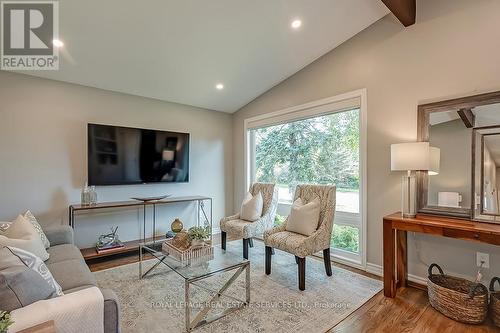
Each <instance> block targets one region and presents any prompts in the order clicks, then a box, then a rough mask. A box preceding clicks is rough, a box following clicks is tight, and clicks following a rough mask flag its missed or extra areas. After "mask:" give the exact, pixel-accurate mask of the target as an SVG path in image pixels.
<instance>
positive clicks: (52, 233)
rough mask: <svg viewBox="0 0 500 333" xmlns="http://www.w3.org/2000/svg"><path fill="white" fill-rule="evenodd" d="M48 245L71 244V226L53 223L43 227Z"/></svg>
mask: <svg viewBox="0 0 500 333" xmlns="http://www.w3.org/2000/svg"><path fill="white" fill-rule="evenodd" d="M43 232H44V233H45V236H47V239H48V240H49V242H50V246H54V245H61V244H73V228H71V227H70V226H69V225H55V226H50V227H46V228H44V229H43Z"/></svg>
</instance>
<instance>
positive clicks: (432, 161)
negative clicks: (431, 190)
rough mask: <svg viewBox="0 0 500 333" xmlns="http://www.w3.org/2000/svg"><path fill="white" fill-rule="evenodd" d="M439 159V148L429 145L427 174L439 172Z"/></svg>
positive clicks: (433, 174)
mask: <svg viewBox="0 0 500 333" xmlns="http://www.w3.org/2000/svg"><path fill="white" fill-rule="evenodd" d="M440 159H441V150H440V149H439V148H436V147H429V175H431V176H435V175H437V174H439V161H440Z"/></svg>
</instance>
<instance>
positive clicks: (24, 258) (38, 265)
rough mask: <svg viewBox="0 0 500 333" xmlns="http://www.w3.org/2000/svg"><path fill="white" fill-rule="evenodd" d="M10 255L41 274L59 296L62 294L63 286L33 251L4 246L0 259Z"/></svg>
mask: <svg viewBox="0 0 500 333" xmlns="http://www.w3.org/2000/svg"><path fill="white" fill-rule="evenodd" d="M8 256H13V257H16V258H17V259H18V260H19V261H20V263H22V264H23V265H24V266H26V267H28V268H29V269H31V270H33V271H35V272H36V273H37V274H39V275H40V276H41V277H42V278H43V279H44V280H45V281H47V284H48V285H49V286H50V287H51V288H53V289H54V290H55V292H56V294H57V295H58V296H62V295H63V292H62V289H61V286H60V285H59V284H58V283H57V281H56V280H55V279H54V277H53V276H52V274H51V272H50V270H49V269H48V267H47V265H45V263H44V262H43V261H42V260H41V259H40V258H38V257H37V256H36V255H34V254H33V253H30V252H28V251H24V250H22V249H18V248H15V247H4V248H2V249H1V253H0V260H2V259H1V258H5V257H8Z"/></svg>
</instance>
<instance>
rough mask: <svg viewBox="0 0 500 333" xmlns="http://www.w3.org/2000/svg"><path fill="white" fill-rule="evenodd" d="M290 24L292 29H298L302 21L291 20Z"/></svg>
mask: <svg viewBox="0 0 500 333" xmlns="http://www.w3.org/2000/svg"><path fill="white" fill-rule="evenodd" d="M291 26H292V28H294V29H298V28H300V27H301V26H302V21H301V20H293V21H292V24H291Z"/></svg>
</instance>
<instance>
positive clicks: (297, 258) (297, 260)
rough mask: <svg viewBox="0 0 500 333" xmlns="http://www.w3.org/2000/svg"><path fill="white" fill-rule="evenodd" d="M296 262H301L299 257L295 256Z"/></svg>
mask: <svg viewBox="0 0 500 333" xmlns="http://www.w3.org/2000/svg"><path fill="white" fill-rule="evenodd" d="M295 263H296V264H297V265H298V264H299V257H297V256H295Z"/></svg>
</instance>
